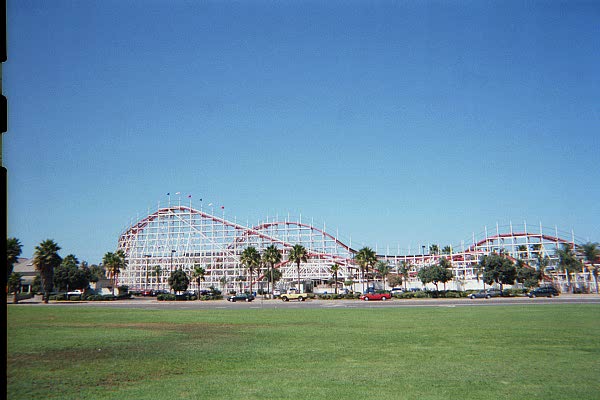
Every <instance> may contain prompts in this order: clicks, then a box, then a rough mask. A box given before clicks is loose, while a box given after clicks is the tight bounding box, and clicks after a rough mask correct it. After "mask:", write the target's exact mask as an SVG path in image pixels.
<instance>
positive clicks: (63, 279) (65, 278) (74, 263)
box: [53, 254, 90, 291]
mask: <svg viewBox="0 0 600 400" xmlns="http://www.w3.org/2000/svg"><path fill="white" fill-rule="evenodd" d="M78 264H79V260H77V258H76V257H75V256H74V255H73V254H69V255H68V256H66V257H65V258H64V259H63V260H62V262H61V264H60V265H59V266H58V267H57V268H56V269H55V270H54V278H53V281H54V287H55V288H56V289H58V290H61V291H68V290H70V289H83V290H85V289H87V287H88V286H89V284H90V273H89V270H86V269H83V268H79V265H78Z"/></svg>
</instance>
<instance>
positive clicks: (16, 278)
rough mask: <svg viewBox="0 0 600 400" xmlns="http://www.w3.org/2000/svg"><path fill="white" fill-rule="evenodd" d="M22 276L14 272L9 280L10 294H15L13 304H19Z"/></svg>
mask: <svg viewBox="0 0 600 400" xmlns="http://www.w3.org/2000/svg"><path fill="white" fill-rule="evenodd" d="M22 277H23V275H21V273H20V272H13V273H12V274H10V277H9V278H8V293H13V294H14V296H13V303H15V304H17V303H18V302H19V292H20V291H21V278H22Z"/></svg>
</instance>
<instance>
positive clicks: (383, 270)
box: [375, 261, 392, 289]
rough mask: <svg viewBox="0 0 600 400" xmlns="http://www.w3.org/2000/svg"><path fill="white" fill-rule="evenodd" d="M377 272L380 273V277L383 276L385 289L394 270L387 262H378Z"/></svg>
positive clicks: (376, 264) (376, 265)
mask: <svg viewBox="0 0 600 400" xmlns="http://www.w3.org/2000/svg"><path fill="white" fill-rule="evenodd" d="M375 270H376V271H377V272H378V273H379V275H381V278H382V279H383V288H384V289H385V285H386V282H387V277H388V275H389V274H390V272H391V271H392V269H391V268H390V266H389V265H388V264H387V263H386V262H384V261H377V262H376V263H375Z"/></svg>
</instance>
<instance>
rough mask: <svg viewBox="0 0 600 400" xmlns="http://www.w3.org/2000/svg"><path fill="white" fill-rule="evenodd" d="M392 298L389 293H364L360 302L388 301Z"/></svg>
mask: <svg viewBox="0 0 600 400" xmlns="http://www.w3.org/2000/svg"><path fill="white" fill-rule="evenodd" d="M391 298H392V295H391V294H389V293H365V294H363V295H361V296H360V299H361V300H364V301H369V300H389V299H391Z"/></svg>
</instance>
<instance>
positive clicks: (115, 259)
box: [102, 250, 127, 296]
mask: <svg viewBox="0 0 600 400" xmlns="http://www.w3.org/2000/svg"><path fill="white" fill-rule="evenodd" d="M102 263H103V264H104V268H106V272H108V276H109V278H110V279H111V280H112V281H113V285H112V294H113V296H114V295H115V286H117V281H118V279H119V274H120V273H121V270H122V269H125V268H127V259H126V256H125V252H123V250H117V251H116V252H114V253H111V252H108V253H106V254H105V255H104V257H103V258H102Z"/></svg>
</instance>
